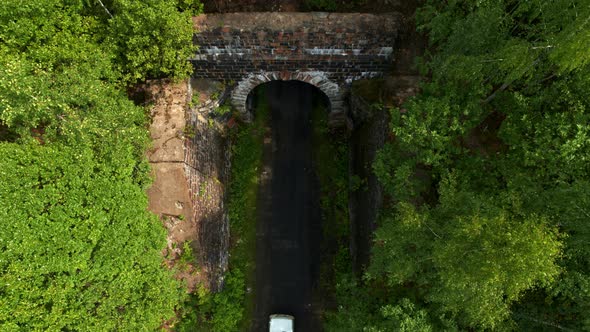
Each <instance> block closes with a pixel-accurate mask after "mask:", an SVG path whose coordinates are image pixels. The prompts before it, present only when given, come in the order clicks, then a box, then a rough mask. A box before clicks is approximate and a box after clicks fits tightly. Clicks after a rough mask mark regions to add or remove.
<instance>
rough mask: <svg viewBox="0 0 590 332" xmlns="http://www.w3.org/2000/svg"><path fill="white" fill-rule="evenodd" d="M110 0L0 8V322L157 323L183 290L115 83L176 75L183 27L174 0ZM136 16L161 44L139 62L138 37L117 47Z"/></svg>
mask: <svg viewBox="0 0 590 332" xmlns="http://www.w3.org/2000/svg"><path fill="white" fill-rule="evenodd" d="M104 3H106V4H107V5H108V6H109V7H111V6H112V7H111V12H112V13H111V12H109V13H106V12H105V10H104V9H103V8H101V7H100V6H99V2H94V1H92V2H88V1H76V0H74V1H62V0H41V1H36V2H29V3H24V4H23V3H22V2H20V1H13V0H7V1H3V2H2V3H1V4H0V58H2V61H0V127H1V128H2V133H1V134H0V135H1V136H0V183H1V184H2V185H1V186H0V206H2V207H3V208H2V209H0V223H1V224H2V227H0V228H1V230H0V251H1V252H0V280H1V282H0V294H2V296H1V297H0V330H2V331H22V330H84V331H115V330H116V331H139V330H149V329H156V328H158V327H159V326H160V325H161V324H162V323H163V322H164V321H165V320H168V319H170V318H173V317H174V316H175V314H176V312H175V310H176V309H177V307H178V305H179V303H181V302H182V301H183V300H184V298H185V294H184V293H185V292H184V290H183V287H182V285H181V284H180V283H179V282H178V281H176V280H175V279H174V278H173V277H172V273H171V271H168V270H167V269H166V268H164V267H163V264H162V256H161V252H160V250H161V249H162V248H163V247H164V245H165V231H164V229H163V227H162V226H161V224H160V222H159V221H158V220H157V218H155V217H154V216H152V215H150V214H149V213H148V212H147V210H146V208H147V198H146V196H145V193H144V189H145V188H146V187H147V185H148V184H149V176H148V165H147V162H146V161H145V160H144V151H145V148H146V147H147V146H148V144H149V140H148V135H147V130H146V124H147V119H146V112H145V110H144V109H142V108H140V107H137V106H135V105H134V104H133V103H132V102H131V101H130V100H129V99H128V98H127V97H126V96H125V94H124V93H123V92H122V91H121V89H120V87H121V85H122V83H123V84H127V83H131V82H133V81H134V80H136V79H140V78H145V77H159V76H160V75H173V74H178V75H181V74H182V70H181V67H180V66H183V65H182V64H181V65H177V64H173V63H172V60H171V59H172V57H173V58H174V59H176V60H178V56H177V55H176V53H177V52H179V50H180V49H183V48H182V47H178V48H177V46H178V45H179V43H180V42H181V40H182V43H185V44H187V45H188V44H190V36H189V37H188V38H187V36H186V34H184V35H183V34H182V31H185V32H186V31H188V30H190V22H189V21H188V19H186V20H185V19H184V18H186V15H185V14H181V13H179V12H176V9H175V8H176V6H177V3H176V2H174V1H172V2H163V1H162V2H157V3H156V2H153V3H143V2H142V3H141V4H140V3H139V2H132V1H127V2H125V4H127V5H128V6H129V7H125V8H126V10H127V11H126V12H125V14H121V12H117V11H116V10H115V7H116V8H118V9H121V10H122V8H123V5H122V2H117V3H114V2H107V1H105V2H104ZM117 6H119V7H117ZM131 7H133V10H132V8H131ZM139 7H141V8H143V10H139V9H137V11H134V10H135V9H136V8H139ZM145 8H151V9H150V10H151V12H150V11H149V10H147V9H145ZM159 13H161V14H162V15H163V19H162V21H161V24H160V25H157V24H155V22H151V23H150V24H149V25H146V24H145V22H147V21H144V18H143V17H142V16H143V15H146V16H148V14H149V16H150V17H156V16H158V15H159ZM109 15H114V16H113V17H112V18H111V17H110V16H109ZM133 15H136V16H134V17H135V18H133V22H130V21H125V20H126V19H128V20H131V17H133ZM146 20H147V18H146ZM182 22H184V23H182ZM152 23H153V24H152ZM135 24H137V26H138V27H142V28H141V29H143V30H141V29H139V28H137V27H135V28H134V29H135V30H133V33H134V34H143V35H144V37H142V38H143V40H145V38H147V37H146V36H147V35H149V36H151V37H150V38H153V41H154V42H155V44H156V45H157V49H158V52H156V53H151V55H142V57H143V59H144V60H143V62H140V61H135V60H133V62H128V60H129V59H133V58H132V57H130V58H125V59H123V58H121V57H120V55H121V54H122V53H121V52H133V51H134V50H133V47H131V46H136V47H143V46H145V45H141V44H140V43H138V42H136V41H133V45H130V44H124V43H123V42H122V40H125V41H131V40H133V38H130V37H131V36H130V35H127V34H126V33H132V32H131V31H132V29H131V30H129V29H128V30H125V29H124V27H125V25H132V26H134V25H135ZM172 24H174V25H175V26H174V36H172V35H170V34H169V33H168V32H167V31H171V30H170V29H171V25H172ZM140 30H141V31H140ZM175 38H176V39H175ZM185 38H186V39H185ZM107 40H108V41H109V42H108V43H107V42H105V41H107ZM164 40H165V41H166V43H164ZM121 45H123V46H125V47H127V49H126V50H123V48H122V46H121ZM181 62H182V61H179V63H181ZM156 68H157V69H156Z"/></svg>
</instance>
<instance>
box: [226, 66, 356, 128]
mask: <svg viewBox="0 0 590 332" xmlns="http://www.w3.org/2000/svg"><path fill="white" fill-rule="evenodd" d="M279 80H280V81H301V82H305V83H309V84H311V85H313V86H315V87H316V88H318V89H319V90H320V91H322V92H323V93H324V94H325V95H326V96H327V97H328V100H329V101H330V116H331V117H334V115H337V114H338V115H340V114H345V109H344V103H343V97H344V89H343V88H341V87H340V86H339V85H338V84H336V83H334V82H333V81H331V80H330V79H329V78H328V77H327V76H326V74H325V73H324V72H317V71H307V72H300V71H297V72H287V71H284V72H260V73H251V74H249V75H248V76H246V77H245V78H243V79H242V80H241V81H239V82H238V84H237V85H236V87H235V88H234V90H233V91H232V96H231V101H232V105H233V106H234V107H235V108H236V109H237V110H238V111H239V112H240V114H241V115H242V118H243V119H244V120H245V121H250V120H251V119H252V114H250V112H249V110H248V107H247V105H246V103H247V99H248V94H249V93H250V91H252V90H254V89H255V88H256V87H257V86H259V85H261V84H264V83H267V82H271V81H279Z"/></svg>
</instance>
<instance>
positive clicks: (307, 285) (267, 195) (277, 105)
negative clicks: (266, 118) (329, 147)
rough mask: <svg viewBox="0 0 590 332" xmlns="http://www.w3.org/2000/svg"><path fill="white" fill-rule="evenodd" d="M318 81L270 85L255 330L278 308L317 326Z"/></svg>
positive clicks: (301, 324)
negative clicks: (314, 161)
mask: <svg viewBox="0 0 590 332" xmlns="http://www.w3.org/2000/svg"><path fill="white" fill-rule="evenodd" d="M313 89H315V88H314V87H313V86H311V85H309V84H305V83H301V82H295V81H286V82H283V81H275V82H272V83H269V84H267V85H266V92H267V93H266V94H267V99H268V103H269V105H270V109H271V116H270V117H271V121H270V122H271V128H270V130H269V131H268V132H269V134H268V135H267V136H268V137H267V138H266V139H265V149H264V156H263V159H264V168H263V171H262V177H261V185H260V189H259V197H258V211H259V220H258V227H257V257H256V307H255V318H254V320H253V325H252V331H256V332H259V331H268V317H269V315H271V314H274V313H280V314H289V315H293V316H294V317H295V328H296V331H318V330H319V323H318V320H317V319H316V317H314V315H313V310H314V307H313V304H312V288H313V286H314V280H316V279H317V278H316V277H317V271H318V266H319V258H320V255H319V252H318V250H319V242H320V238H319V236H320V234H321V231H320V229H321V228H320V209H319V196H318V185H317V180H316V178H315V175H314V172H313V169H312V150H311V149H312V146H311V137H312V135H311V134H312V131H311V130H312V128H311V111H312V102H313Z"/></svg>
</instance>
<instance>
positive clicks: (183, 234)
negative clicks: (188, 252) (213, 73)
mask: <svg viewBox="0 0 590 332" xmlns="http://www.w3.org/2000/svg"><path fill="white" fill-rule="evenodd" d="M138 90H140V91H137V92H138V94H140V95H144V96H145V97H146V99H147V100H146V101H145V102H146V103H148V104H152V107H151V119H152V122H151V125H150V135H151V138H152V142H153V146H152V149H150V150H149V151H148V154H147V157H148V159H149V161H150V164H151V168H152V173H153V176H154V182H153V184H152V186H151V187H150V188H149V190H148V198H149V209H150V211H152V212H153V213H155V214H157V215H158V216H159V217H160V219H161V220H162V221H163V224H164V226H165V227H166V229H167V231H168V239H167V240H168V246H167V248H166V250H165V256H166V258H167V264H168V265H169V266H173V265H174V264H175V262H176V261H177V260H178V259H179V258H180V256H181V255H182V252H183V250H184V249H185V245H184V244H186V243H188V244H189V245H190V247H191V248H192V251H193V253H194V256H195V258H196V260H197V261H196V262H193V264H192V266H191V267H190V268H189V269H188V270H186V269H184V270H181V271H179V272H178V273H177V277H178V278H180V279H183V280H185V281H186V282H187V284H188V287H189V290H194V289H196V287H198V285H202V286H205V287H207V288H208V289H210V290H212V291H218V290H220V289H221V287H222V286H223V281H224V274H225V272H226V271H227V267H228V249H229V225H228V217H227V213H226V211H225V205H224V202H225V186H226V184H227V183H228V181H229V170H230V165H229V163H230V159H229V146H228V144H229V143H228V140H227V139H226V138H225V136H224V130H223V126H221V125H219V124H218V123H217V121H215V120H213V119H211V117H210V114H211V113H212V111H213V110H214V109H215V108H217V107H218V106H219V102H220V100H221V99H220V98H214V97H213V95H219V91H220V90H223V85H221V84H220V83H216V82H213V81H203V80H201V81H196V80H193V81H191V82H190V83H188V82H182V83H176V84H175V83H172V82H167V81H153V82H149V83H148V84H146V85H145V86H142V87H140V88H139V89H138ZM191 95H195V96H194V97H193V98H192V102H191V101H190V100H191V98H190V96H191ZM221 95H223V93H222V94H221Z"/></svg>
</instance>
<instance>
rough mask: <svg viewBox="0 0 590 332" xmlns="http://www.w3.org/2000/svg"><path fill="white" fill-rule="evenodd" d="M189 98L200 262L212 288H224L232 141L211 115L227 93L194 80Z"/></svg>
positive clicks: (189, 155) (187, 157) (189, 170)
mask: <svg viewBox="0 0 590 332" xmlns="http://www.w3.org/2000/svg"><path fill="white" fill-rule="evenodd" d="M190 82H191V84H189V92H188V95H189V96H191V95H192V96H194V97H193V100H195V101H196V100H198V101H199V102H198V105H191V106H189V107H188V109H187V111H186V128H185V141H184V142H185V146H184V147H185V149H184V170H185V174H186V178H187V183H188V187H189V196H190V200H191V204H192V206H193V218H194V220H196V221H197V223H196V227H197V240H198V243H199V252H198V258H199V263H200V265H201V268H202V269H203V271H204V272H205V273H206V275H207V280H208V281H209V283H208V285H207V286H208V287H209V289H211V290H212V291H218V290H220V289H221V288H222V287H223V282H224V275H225V272H226V271H227V268H228V258H229V257H228V254H229V238H230V237H229V220H228V215H227V211H226V208H225V199H226V190H225V188H226V185H227V184H228V182H229V175H230V165H231V164H230V149H229V141H228V139H227V138H226V137H225V135H224V131H223V129H222V128H221V127H220V126H219V124H218V123H217V122H216V121H214V120H212V119H211V118H210V116H209V115H210V113H212V112H213V110H214V109H215V108H217V107H219V104H220V101H221V100H222V99H223V95H222V96H221V97H222V98H212V97H211V96H212V95H213V94H216V93H218V92H219V90H220V89H223V87H222V85H221V84H219V83H218V82H214V81H205V80H194V79H193V80H191V81H190Z"/></svg>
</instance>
